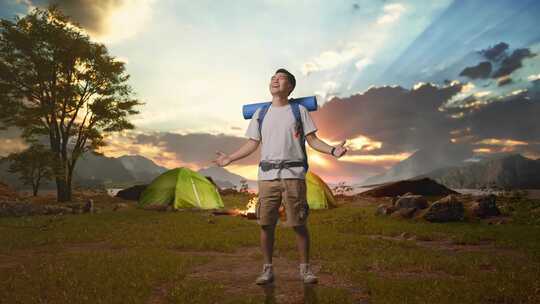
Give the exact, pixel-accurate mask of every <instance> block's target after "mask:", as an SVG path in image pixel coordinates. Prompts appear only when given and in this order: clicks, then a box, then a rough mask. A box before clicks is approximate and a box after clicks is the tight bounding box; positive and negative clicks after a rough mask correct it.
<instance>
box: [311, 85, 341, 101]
mask: <svg viewBox="0 0 540 304" xmlns="http://www.w3.org/2000/svg"><path fill="white" fill-rule="evenodd" d="M340 86H341V85H340V84H339V83H337V82H335V81H326V82H325V83H323V85H322V89H321V90H320V91H315V95H319V96H321V97H322V99H323V100H330V99H332V98H333V97H334V96H335V95H337V94H339V92H338V91H337V90H338V89H339V87H340Z"/></svg>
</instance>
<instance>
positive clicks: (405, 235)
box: [399, 232, 411, 239]
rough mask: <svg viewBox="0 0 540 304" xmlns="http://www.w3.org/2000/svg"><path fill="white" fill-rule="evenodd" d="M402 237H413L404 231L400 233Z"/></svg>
mask: <svg viewBox="0 0 540 304" xmlns="http://www.w3.org/2000/svg"><path fill="white" fill-rule="evenodd" d="M399 237H400V238H402V239H408V238H409V237H411V234H409V233H407V232H402V233H401V234H400V235H399Z"/></svg>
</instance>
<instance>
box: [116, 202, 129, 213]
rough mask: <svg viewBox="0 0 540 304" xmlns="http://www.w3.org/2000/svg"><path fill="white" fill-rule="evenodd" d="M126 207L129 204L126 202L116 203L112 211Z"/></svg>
mask: <svg viewBox="0 0 540 304" xmlns="http://www.w3.org/2000/svg"><path fill="white" fill-rule="evenodd" d="M128 208H129V205H128V204H126V203H117V204H114V207H113V211H118V210H122V209H128Z"/></svg>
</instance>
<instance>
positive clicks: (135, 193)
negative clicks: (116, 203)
mask: <svg viewBox="0 0 540 304" xmlns="http://www.w3.org/2000/svg"><path fill="white" fill-rule="evenodd" d="M146 187H148V185H135V186H133V187H129V188H126V189H123V190H120V191H118V193H116V197H119V198H123V199H125V200H129V201H138V200H139V197H140V196H141V193H142V192H143V191H144V189H146Z"/></svg>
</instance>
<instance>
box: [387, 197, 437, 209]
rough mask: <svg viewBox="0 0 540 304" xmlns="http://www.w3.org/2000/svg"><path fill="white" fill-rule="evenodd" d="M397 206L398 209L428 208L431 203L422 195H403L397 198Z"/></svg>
mask: <svg viewBox="0 0 540 304" xmlns="http://www.w3.org/2000/svg"><path fill="white" fill-rule="evenodd" d="M395 206H396V207H397V208H398V209H401V208H415V209H426V208H427V207H429V203H428V201H427V199H426V198H425V197H423V196H422V195H406V196H401V197H400V198H398V199H397V200H396V203H395Z"/></svg>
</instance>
